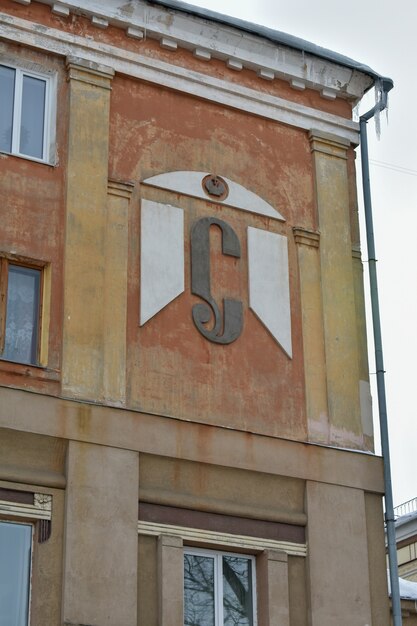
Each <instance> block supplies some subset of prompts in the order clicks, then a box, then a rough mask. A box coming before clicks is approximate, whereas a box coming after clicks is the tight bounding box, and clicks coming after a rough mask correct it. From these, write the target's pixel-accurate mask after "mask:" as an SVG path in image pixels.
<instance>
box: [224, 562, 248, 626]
mask: <svg viewBox="0 0 417 626" xmlns="http://www.w3.org/2000/svg"><path fill="white" fill-rule="evenodd" d="M223 614H224V626H252V625H253V598H252V560H251V559H245V558H244V557H235V556H224V557H223Z"/></svg>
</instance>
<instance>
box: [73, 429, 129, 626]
mask: <svg viewBox="0 0 417 626" xmlns="http://www.w3.org/2000/svg"><path fill="white" fill-rule="evenodd" d="M138 461H139V459H138V455H137V453H135V452H131V451H130V450H119V449H116V448H108V447H105V446H95V445H91V444H86V443H79V442H74V441H71V442H70V443H69V448H68V457H67V493H66V516H65V540H64V597H63V621H64V623H65V624H71V625H72V624H88V625H89V626H121V624H123V626H136V623H137V599H136V591H137V515H138V504H137V497H138V480H139V464H138ZM92 599H93V601H92Z"/></svg>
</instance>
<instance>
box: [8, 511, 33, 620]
mask: <svg viewBox="0 0 417 626" xmlns="http://www.w3.org/2000/svg"><path fill="white" fill-rule="evenodd" d="M32 528H33V527H32V525H31V524H19V523H15V522H4V521H0V554H1V558H0V626H28V623H29V596H30V573H31V561H32Z"/></svg>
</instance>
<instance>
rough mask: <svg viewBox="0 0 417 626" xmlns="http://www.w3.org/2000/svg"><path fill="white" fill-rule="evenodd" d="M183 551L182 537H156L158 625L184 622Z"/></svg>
mask: <svg viewBox="0 0 417 626" xmlns="http://www.w3.org/2000/svg"><path fill="white" fill-rule="evenodd" d="M183 572H184V551H183V545H182V539H181V538H180V537H171V536H169V535H160V536H159V537H158V611H159V619H158V626H180V625H181V624H183V622H184V579H183Z"/></svg>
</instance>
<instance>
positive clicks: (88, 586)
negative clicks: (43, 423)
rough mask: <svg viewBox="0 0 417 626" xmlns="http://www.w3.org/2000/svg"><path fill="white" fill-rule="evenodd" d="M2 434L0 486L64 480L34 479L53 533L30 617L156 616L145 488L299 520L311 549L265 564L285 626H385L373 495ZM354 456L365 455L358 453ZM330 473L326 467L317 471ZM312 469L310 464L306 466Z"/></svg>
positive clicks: (165, 497) (193, 504)
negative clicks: (49, 510) (49, 507)
mask: <svg viewBox="0 0 417 626" xmlns="http://www.w3.org/2000/svg"><path fill="white" fill-rule="evenodd" d="M0 434H1V435H2V437H0V450H1V451H4V455H3V457H2V461H3V464H2V465H1V464H0V480H1V479H3V480H4V479H5V478H7V479H8V480H9V479H10V476H11V475H12V474H13V472H15V474H16V475H17V476H18V478H17V480H16V482H4V483H3V484H6V485H7V486H8V488H16V489H23V490H24V489H25V488H26V486H27V485H26V483H25V482H23V480H22V476H23V475H26V476H27V475H33V476H37V477H41V478H42V480H47V479H48V477H49V479H50V480H51V481H52V483H54V482H56V481H58V482H59V481H61V482H60V484H62V487H65V484H66V491H65V490H64V489H63V488H62V489H56V488H54V487H51V486H49V487H43V488H42V489H41V488H40V486H39V484H38V483H35V485H33V484H32V488H33V490H35V491H36V490H38V491H43V492H47V493H52V494H53V497H54V499H53V514H52V535H51V538H50V539H49V540H48V541H47V542H46V543H44V544H39V545H38V546H36V550H35V561H34V563H35V565H34V577H33V594H32V622H31V626H45V624H48V626H55V624H56V626H62V623H65V622H66V623H72V624H89V625H90V624H91V625H92V626H96V625H97V626H110V625H111V624H112V625H114V626H120V625H121V624H123V626H130V625H134V626H158V625H160V619H159V618H158V613H159V609H158V588H159V587H160V573H158V547H157V546H158V540H157V538H156V537H148V536H139V537H138V535H137V514H138V499H139V496H142V495H143V494H145V495H146V497H147V498H148V499H149V500H150V501H151V502H154V503H158V502H159V503H160V504H163V505H164V506H165V507H167V506H168V507H169V506H172V507H182V508H185V509H187V508H192V509H194V510H197V511H198V510H201V511H205V512H207V513H210V512H212V513H215V514H217V515H218V514H221V513H223V514H226V515H230V516H235V517H239V516H241V517H244V518H247V519H257V520H262V519H263V518H264V519H269V520H273V521H274V522H275V521H278V522H279V523H289V524H298V525H301V526H302V525H303V524H307V526H306V529H307V539H308V552H307V558H304V557H301V556H291V555H289V556H288V562H287V563H284V562H281V561H280V562H277V563H278V565H277V563H275V562H273V567H275V566H277V568H278V569H279V571H280V572H281V574H282V571H284V570H285V571H286V572H287V573H286V574H285V576H286V577H287V582H285V581H281V582H282V584H281V585H280V587H279V589H280V593H281V592H282V590H283V589H285V588H287V590H288V600H287V602H288V610H287V617H286V618H285V619H287V621H288V624H289V626H316V625H318V624H319V625H320V626H334V624H338V626H352V624H356V623H357V624H360V626H363V625H364V624H369V625H371V624H372V626H375V625H376V626H387V624H388V623H389V616H388V610H387V606H388V604H387V600H386V582H385V560H384V545H383V534H382V512H381V497H380V495H378V494H374V493H369V492H366V491H365V490H364V489H356V488H351V487H345V486H343V485H336V484H332V485H330V484H326V483H322V482H317V481H314V480H307V481H305V480H303V479H301V478H295V477H294V476H285V475H279V474H273V473H265V472H260V471H251V470H248V469H242V468H238V467H230V466H229V467H225V466H223V465H220V464H215V463H198V462H197V461H190V460H185V459H180V458H171V457H167V456H161V455H152V454H149V453H145V454H143V453H142V454H138V453H137V452H134V451H131V450H123V449H120V448H119V449H118V448H113V447H108V446H101V445H96V444H90V443H85V442H84V443H83V442H74V441H68V440H65V439H57V438H53V437H45V436H43V435H39V434H33V433H23V432H19V431H14V430H11V429H9V430H1V429H0ZM300 447H301V446H300ZM295 449H296V448H295ZM306 449H307V450H306ZM310 449H311V451H312V453H313V455H312V456H311V462H312V463H315V462H316V461H314V459H315V458H318V457H314V454H315V452H316V447H311V448H310V447H309V446H305V447H303V454H305V453H306V451H307V452H308V451H309V450H310ZM66 452H67V457H66ZM327 452H329V453H332V454H336V457H335V458H337V457H338V456H340V458H342V457H344V456H345V455H347V456H348V457H349V459H350V461H349V463H353V462H354V460H355V455H353V454H352V453H348V452H343V451H340V452H337V451H331V450H323V453H324V454H325V455H326V454H327ZM322 458H326V456H324V457H322ZM327 458H330V459H333V456H330V457H327ZM357 458H358V459H359V461H361V462H363V460H364V458H365V461H366V460H367V457H365V455H357ZM342 460H343V459H342ZM370 460H372V459H370ZM374 460H376V459H374ZM19 465H20V466H21V474H20V478H19V472H18V471H17V469H16V468H18V466H19ZM277 466H278V467H280V465H279V463H277ZM362 467H364V466H362ZM365 467H366V466H365ZM13 468H14V469H13ZM330 470H331V464H330V465H329V467H328V468H324V469H323V468H321V470H320V471H321V472H323V471H324V472H329V473H330ZM312 473H313V474H314V473H316V474H317V473H318V468H317V467H312ZM58 477H60V478H58ZM365 481H366V479H365ZM65 498H66V510H65V507H64V500H65ZM158 498H159V500H158ZM64 543H65V560H64V562H63V559H62V555H63V547H64ZM204 547H206V548H208V547H211V548H214V549H216V548H219V549H222V550H224V549H225V548H224V547H219V546H213V545H211V546H209V545H207V544H205V546H204ZM260 555H261V552H258V553H257V556H258V557H259V559H260V558H261V556H260ZM177 561H178V562H177V565H176V567H177V569H178V570H179V571H178V578H177V579H176V581H175V582H176V584H177V586H178V580H180V578H181V575H182V569H181V559H177ZM271 562H272V561H271ZM259 563H260V561H259ZM283 563H284V565H283ZM272 569H273V568H272ZM159 572H160V570H159ZM259 572H261V570H259ZM170 578H172V573H171V575H170ZM286 585H287V587H286ZM177 593H179V592H178V589H177ZM272 595H273V594H272ZM62 598H63V600H62ZM92 598H94V602H92V600H91V599H92ZM121 598H123V602H121V601H120V599H121ZM335 598H336V600H337V601H336V600H335ZM62 604H63V611H64V612H63V617H64V618H65V619H64V622H63V621H61V606H62ZM136 604H137V610H136ZM281 605H282V603H280V606H279V607H278V608H282V606H281ZM271 606H272V607H273V606H274V605H273V603H271ZM278 608H277V606H275V609H277V610H278ZM275 612H276V611H275ZM277 614H279V611H278V613H277ZM166 615H169V611H168V612H166ZM347 615H349V618H347V617H346V616H347ZM45 616H46V617H45ZM262 619H264V622H265V618H264V617H263V618H262ZM410 619H411V617H410ZM352 620H355V621H352ZM265 623H267V622H265ZM405 623H407V622H405ZM412 623H413V622H412V621H411V622H410V626H411V624H412ZM273 624H274V622H270V625H271V626H273ZM407 624H408V623H407ZM179 626H180V625H179Z"/></svg>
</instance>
